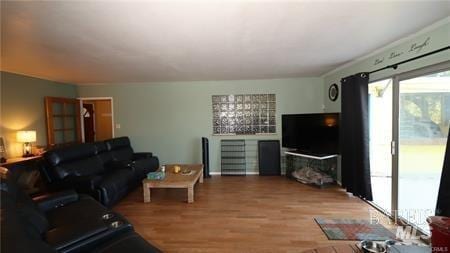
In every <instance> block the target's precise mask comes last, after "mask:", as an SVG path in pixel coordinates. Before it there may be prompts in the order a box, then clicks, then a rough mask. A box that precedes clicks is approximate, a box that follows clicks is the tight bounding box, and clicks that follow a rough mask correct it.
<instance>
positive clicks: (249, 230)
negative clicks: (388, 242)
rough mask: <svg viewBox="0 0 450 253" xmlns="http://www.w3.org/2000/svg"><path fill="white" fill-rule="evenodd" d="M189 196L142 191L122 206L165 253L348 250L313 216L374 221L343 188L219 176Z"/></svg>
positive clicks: (171, 191) (140, 230)
mask: <svg viewBox="0 0 450 253" xmlns="http://www.w3.org/2000/svg"><path fill="white" fill-rule="evenodd" d="M185 191H186V190H185V189H155V190H152V202H151V203H143V196H142V189H141V188H138V189H136V190H135V191H134V192H132V193H131V194H129V195H128V196H127V197H126V198H125V199H124V200H122V201H121V202H120V203H119V204H118V205H116V206H115V208H114V210H115V211H118V212H120V213H121V214H123V215H124V216H125V217H126V218H127V219H128V220H129V221H130V222H131V223H132V224H133V225H134V227H135V230H136V231H137V232H138V233H139V234H141V235H142V236H143V237H144V238H146V239H147V240H148V241H150V242H151V243H152V244H154V245H155V246H157V247H158V248H160V249H161V250H163V251H164V252H301V251H303V250H307V249H311V248H316V247H322V246H329V245H337V244H348V243H349V241H330V240H328V239H327V237H326V236H325V235H324V234H323V232H322V231H321V229H320V228H319V226H318V225H317V224H316V223H315V221H314V220H313V218H314V217H328V218H330V217H335V218H363V219H369V215H370V213H369V210H373V211H375V209H373V208H372V207H371V206H370V205H368V204H366V203H364V202H363V201H361V200H360V199H358V198H355V197H350V196H349V195H347V194H346V193H345V192H344V191H343V190H341V189H340V188H338V187H333V188H328V189H317V188H314V187H310V186H306V185H302V184H300V183H298V182H295V181H293V180H289V179H286V178H285V177H262V176H245V177H220V176H214V177H212V178H210V179H205V180H204V183H203V184H197V185H196V186H195V202H194V203H192V204H188V203H186V192H185Z"/></svg>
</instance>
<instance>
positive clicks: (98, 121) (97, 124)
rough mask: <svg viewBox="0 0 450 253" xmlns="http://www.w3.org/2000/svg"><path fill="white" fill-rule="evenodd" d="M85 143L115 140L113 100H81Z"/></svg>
mask: <svg viewBox="0 0 450 253" xmlns="http://www.w3.org/2000/svg"><path fill="white" fill-rule="evenodd" d="M79 100H80V108H81V123H82V127H81V129H82V137H83V138H82V139H83V142H95V141H103V140H107V139H111V138H114V127H113V124H114V120H113V99H112V98H80V99H79Z"/></svg>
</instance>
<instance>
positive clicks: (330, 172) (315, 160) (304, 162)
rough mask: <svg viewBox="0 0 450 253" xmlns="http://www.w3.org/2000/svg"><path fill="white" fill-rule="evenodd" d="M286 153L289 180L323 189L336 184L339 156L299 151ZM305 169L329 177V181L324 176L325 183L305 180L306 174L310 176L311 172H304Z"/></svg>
mask: <svg viewBox="0 0 450 253" xmlns="http://www.w3.org/2000/svg"><path fill="white" fill-rule="evenodd" d="M284 153H285V155H286V176H287V177H288V178H293V179H296V180H297V181H299V182H301V183H306V184H312V185H315V186H318V187H321V188H322V187H326V186H328V185H334V184H335V181H336V176H337V175H336V173H337V170H336V169H337V157H338V156H339V155H338V154H319V153H312V152H305V151H299V150H290V151H286V152H284ZM304 169H307V170H311V169H312V171H315V172H320V173H322V174H323V175H327V176H328V179H326V176H324V178H323V181H322V179H320V180H319V181H317V180H314V181H311V180H304V179H305V177H304V176H305V175H306V174H308V175H310V174H309V171H304ZM305 173H306V174H305ZM316 174H317V173H316ZM330 177H331V178H332V180H331V181H334V182H331V181H330V180H329V178H330ZM306 178H307V179H310V177H309V176H306ZM312 182H315V183H312Z"/></svg>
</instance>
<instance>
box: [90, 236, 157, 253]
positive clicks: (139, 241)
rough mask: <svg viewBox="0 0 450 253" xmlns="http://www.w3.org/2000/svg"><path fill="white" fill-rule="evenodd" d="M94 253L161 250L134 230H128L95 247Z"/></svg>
mask: <svg viewBox="0 0 450 253" xmlns="http://www.w3.org/2000/svg"><path fill="white" fill-rule="evenodd" d="M93 252H94V253H123V252H147V253H159V252H162V251H160V250H159V249H158V248H156V247H154V246H153V245H151V244H150V243H148V242H147V241H146V240H144V238H142V237H141V236H139V235H138V234H136V233H135V232H128V233H125V234H122V235H121V236H118V237H116V238H114V240H113V241H110V242H108V243H106V244H104V245H101V246H99V247H98V248H96V249H95V250H94V251H93Z"/></svg>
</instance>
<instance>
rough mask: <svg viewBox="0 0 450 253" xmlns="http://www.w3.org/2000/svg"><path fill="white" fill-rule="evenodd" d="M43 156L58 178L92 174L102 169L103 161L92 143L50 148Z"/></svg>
mask: <svg viewBox="0 0 450 253" xmlns="http://www.w3.org/2000/svg"><path fill="white" fill-rule="evenodd" d="M44 156H45V159H46V160H47V162H48V163H49V164H50V166H49V167H50V169H51V170H53V171H52V174H54V175H55V176H57V177H58V178H59V179H64V178H65V177H67V176H86V175H94V174H98V173H101V172H102V171H103V170H104V167H103V162H102V160H101V159H100V157H98V156H97V149H96V147H95V146H94V145H93V144H92V143H84V144H77V145H73V146H70V147H65V148H60V149H54V150H50V151H48V152H46V153H45V155H44Z"/></svg>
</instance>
